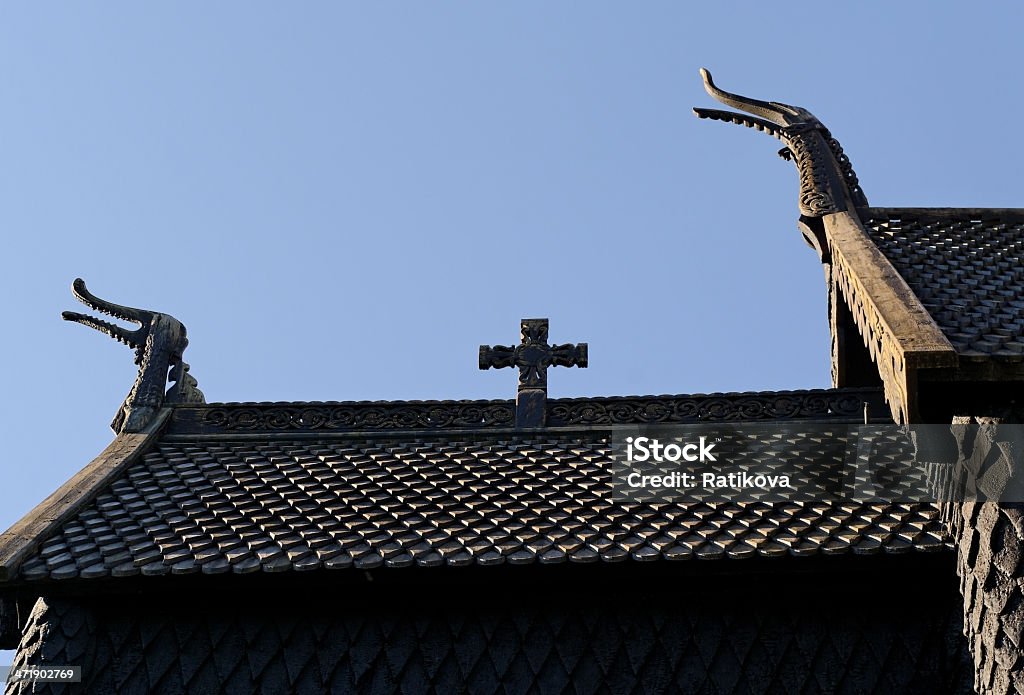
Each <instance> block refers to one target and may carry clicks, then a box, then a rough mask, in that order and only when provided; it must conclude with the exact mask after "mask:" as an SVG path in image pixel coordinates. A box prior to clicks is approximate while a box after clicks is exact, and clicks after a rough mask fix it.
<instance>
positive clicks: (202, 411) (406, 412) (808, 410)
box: [172, 389, 884, 433]
mask: <svg viewBox="0 0 1024 695" xmlns="http://www.w3.org/2000/svg"><path fill="white" fill-rule="evenodd" d="M865 402H868V403H871V404H872V411H873V412H878V413H881V412H884V409H883V408H882V407H881V406H882V404H883V401H882V392H881V390H880V389H841V390H831V391H825V390H822V391H783V392H776V393H764V394H757V393H753V394H752V393H737V394H708V395H694V396H648V397H642V396H640V397H620V396H611V397H606V398H566V399H552V400H550V401H548V402H547V426H549V427H565V426H589V425H619V424H634V423H671V422H700V421H751V420H777V419H801V418H849V419H856V418H860V417H862V416H863V411H864V403H865ZM193 410H198V412H197V413H196V417H192V416H190V415H188V413H189V412H190V411H193ZM175 415H176V417H178V418H180V420H179V421H178V422H177V423H176V424H175V425H174V426H173V427H172V430H173V431H174V432H175V433H186V430H188V431H193V430H194V429H197V430H199V431H202V432H205V433H216V432H246V431H253V432H258V431H268V430H270V431H291V432H297V431H358V430H403V429H427V430H431V429H438V430H443V429H474V428H480V429H490V428H510V427H513V426H514V425H515V405H514V403H513V402H512V401H463V402H449V403H445V402H431V403H415V402H408V403H392V404H386V403H348V404H342V403H334V404H331V403H321V404H316V403H309V404H282V403H265V404H259V403H244V404H237V405H235V404H224V405H217V406H207V407H202V408H197V409H193V408H179V409H176V413H175Z"/></svg>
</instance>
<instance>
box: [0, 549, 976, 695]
mask: <svg viewBox="0 0 1024 695" xmlns="http://www.w3.org/2000/svg"><path fill="white" fill-rule="evenodd" d="M933 557H934V556H933ZM919 564H920V563H919ZM925 564H927V563H925ZM634 569H636V568H634ZM906 569H907V568H903V570H901V572H900V575H899V576H900V577H902V578H904V579H907V580H909V581H905V582H898V583H895V584H894V583H892V582H889V583H886V582H884V581H881V579H882V578H881V577H876V578H875V581H872V582H865V583H864V584H862V585H861V586H856V585H854V584H853V583H847V584H844V583H843V581H842V579H838V578H836V577H835V576H834V575H833V576H831V577H830V578H828V579H826V577H825V576H816V577H815V578H813V579H812V580H809V579H808V578H803V579H800V578H799V577H792V576H791V577H789V578H788V579H787V580H786V581H785V582H772V581H764V578H763V577H761V578H760V579H759V581H757V587H756V589H754V588H753V587H752V583H751V581H750V577H741V578H737V580H736V581H733V582H727V583H726V586H725V587H723V588H720V589H715V588H714V587H712V586H710V585H708V584H707V583H705V584H703V585H701V586H699V587H697V586H694V585H693V584H692V583H688V582H685V581H673V582H664V583H661V584H658V585H656V586H644V585H643V584H641V583H640V582H636V581H633V582H629V581H625V582H621V583H619V584H618V585H617V586H615V587H612V586H608V585H605V586H604V587H603V588H602V590H601V591H593V590H589V591H588V589H587V585H586V584H582V585H577V586H570V585H565V586H558V587H557V588H555V587H552V586H551V585H544V586H533V587H532V589H531V590H529V591H527V590H525V589H523V588H519V589H517V588H514V587H513V586H510V585H501V586H496V585H494V584H492V583H488V584H487V585H486V586H487V588H488V589H489V590H491V591H492V592H493V593H492V594H491V595H490V596H489V597H485V596H486V595H484V596H480V595H479V594H478V593H475V592H474V591H473V590H472V589H471V588H469V587H461V588H460V589H459V590H458V591H456V590H450V589H449V590H445V589H443V588H438V587H431V588H430V589H429V590H428V591H424V590H423V589H419V590H413V591H409V589H410V588H411V587H406V588H405V589H404V590H403V589H402V588H401V587H391V590H390V591H388V592H376V593H374V592H373V591H372V590H371V589H370V588H367V587H364V588H362V589H359V590H357V591H358V594H354V593H350V592H339V591H337V590H334V591H331V592H330V593H327V594H324V593H316V592H313V591H310V590H308V589H307V590H306V591H305V592H297V593H287V592H278V593H277V594H276V596H275V598H274V599H268V598H266V597H264V600H263V601H259V600H256V601H255V603H254V599H253V597H251V596H248V595H243V596H235V597H223V596H221V597H218V598H217V599H216V600H213V599H211V598H210V597H203V596H201V595H196V594H193V595H190V596H184V595H181V594H179V595H178V596H177V597H167V599H166V600H155V599H153V598H149V599H133V598H126V597H120V596H113V597H108V598H103V597H94V598H92V599H84V598H78V599H74V598H58V597H51V598H47V599H43V600H40V602H39V603H38V604H37V606H36V608H35V610H34V612H33V614H32V617H31V619H30V625H29V629H28V631H27V632H26V635H25V639H24V641H23V643H22V646H21V649H20V651H19V653H18V656H17V660H16V662H15V665H16V666H24V665H26V664H32V665H46V664H68V663H74V664H80V665H82V666H83V684H82V686H83V687H84V691H86V692H111V693H113V692H117V693H122V694H132V693H149V692H160V693H198V692H210V693H214V692H216V693H246V694H248V693H254V692H264V693H285V692H301V693H325V692H333V693H343V692H344V693H349V692H360V693H426V692H438V693H442V692H443V693H456V692H472V693H497V692H502V693H527V692H530V693H562V692H576V693H597V692H616V693H664V692H684V693H780V692H789V693H804V692H836V693H840V692H848V693H868V692H878V693H881V692H885V693H966V692H970V680H971V669H970V665H969V659H968V657H967V654H966V649H965V646H964V642H963V638H962V636H960V634H959V632H960V607H959V602H958V601H957V597H956V588H955V585H954V583H953V582H951V581H948V579H949V575H948V574H947V573H946V572H942V573H936V572H935V568H934V567H932V568H931V571H932V575H931V577H930V578H929V577H926V576H924V573H923V572H915V571H913V570H911V571H909V572H908V571H906ZM633 576H635V574H634V575H633ZM481 588H483V585H481V586H477V587H476V591H479V590H480V589H481ZM424 593H428V594H429V600H423V595H424ZM478 596H479V598H478ZM24 692H29V689H28V688H27V687H22V688H18V687H12V688H9V690H8V694H9V695H14V694H15V693H17V694H20V693H24ZM32 692H49V693H67V692H74V691H73V690H71V689H70V688H67V687H61V686H57V685H54V686H50V687H43V688H40V689H38V690H35V691H32Z"/></svg>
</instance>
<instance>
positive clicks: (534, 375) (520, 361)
mask: <svg viewBox="0 0 1024 695" xmlns="http://www.w3.org/2000/svg"><path fill="white" fill-rule="evenodd" d="M519 328H520V339H521V342H520V344H519V345H515V346H512V347H509V346H506V345H495V346H493V347H492V346H489V345H481V346H480V369H490V368H491V367H494V368H495V369H501V368H502V367H518V368H519V388H518V390H517V391H516V427H543V426H544V424H545V415H546V409H547V398H548V367H580V368H581V369H582V368H585V367H586V366H587V344H586V343H579V344H577V345H572V344H571V343H566V344H563V345H550V344H548V320H547V319H523V320H522V321H520V322H519Z"/></svg>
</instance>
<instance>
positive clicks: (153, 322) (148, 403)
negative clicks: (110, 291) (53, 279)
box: [61, 278, 202, 433]
mask: <svg viewBox="0 0 1024 695" xmlns="http://www.w3.org/2000/svg"><path fill="white" fill-rule="evenodd" d="M71 292H72V294H74V296H75V298H76V299H78V301H80V302H82V303H83V304H85V305H86V306H88V307H89V308H90V309H93V310H95V311H98V312H100V313H102V314H106V315H107V316H112V317H113V318H116V319H121V320H123V321H129V322H131V323H135V324H137V325H138V326H139V327H138V328H136V329H135V330H129V329H127V328H123V327H121V326H118V325H115V324H113V323H110V322H108V321H104V320H102V319H99V318H96V317H94V316H89V315H88V314H80V313H78V312H75V311H65V312H63V313H62V314H61V317H62V318H63V319H64V320H65V321H74V322H75V323H80V324H82V325H83V326H89V327H90V328H95V329H96V330H98V331H100V332H101V333H106V334H107V335H109V336H110V337H111V338H113V339H114V340H117V341H118V342H121V343H124V344H125V345H127V346H128V347H130V348H132V349H133V350H134V351H135V364H137V365H138V366H139V373H138V376H137V377H136V379H135V383H134V385H133V386H132V390H131V391H130V392H129V394H128V397H127V398H125V401H124V403H122V405H121V407H120V409H119V410H118V412H117V415H116V416H115V417H114V421H113V422H112V423H111V427H112V428H113V430H114V431H115V432H118V433H120V432H139V431H141V430H142V429H143V428H144V427H145V426H146V425H148V424H149V422H150V421H151V420H152V419H153V417H154V416H155V415H156V413H157V411H158V410H159V409H160V407H161V406H162V405H163V404H164V401H165V399H166V400H167V401H168V402H184V401H191V402H195V401H201V400H202V393H201V392H199V391H198V389H195V388H194V387H195V385H196V381H195V379H194V378H193V377H191V376H189V375H188V374H187V373H186V372H187V371H188V365H187V364H185V362H184V361H183V360H182V357H183V355H184V352H185V348H186V347H188V338H187V337H186V331H185V326H184V325H182V323H181V322H180V321H178V320H177V319H176V318H174V317H173V316H170V315H169V314H161V313H157V312H155V311H146V310H144V309H135V308H132V307H128V306H122V305H120V304H114V303H113V302H108V301H106V300H104V299H100V298H99V297H97V296H95V295H94V294H92V293H91V292H89V289H88V288H87V287H86V286H85V281H84V280H82V279H81V278H77V279H76V280H75V281H74V283H73V284H72V285H71ZM169 372H170V377H171V380H172V381H174V382H175V386H174V387H172V388H171V389H170V391H168V392H167V393H166V394H165V393H164V389H165V388H166V385H167V379H168V376H169V374H168V373H169Z"/></svg>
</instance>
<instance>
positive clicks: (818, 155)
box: [693, 68, 868, 217]
mask: <svg viewBox="0 0 1024 695" xmlns="http://www.w3.org/2000/svg"><path fill="white" fill-rule="evenodd" d="M700 74H701V77H702V78H703V79H704V89H705V91H707V93H708V94H710V95H711V96H712V97H714V98H715V99H716V100H718V101H720V102H722V103H723V104H725V105H726V106H732V107H733V108H736V109H740V110H741V111H745V112H746V114H751V115H749V116H748V115H746V114H743V113H736V112H733V111H720V110H718V109H702V108H694V109H693V113H694V114H695V115H696V116H697V117H698V118H707V119H710V120H714V121H724V122H727V123H735V124H737V125H742V126H746V127H747V128H754V129H755V130H760V131H763V132H765V133H768V134H769V135H772V136H774V137H776V138H778V139H779V140H781V141H782V142H783V143H785V145H786V146H785V147H784V148H782V149H781V150H779V156H780V157H782V158H783V159H785V160H787V161H795V162H796V165H797V170H798V171H799V172H800V212H801V213H802V214H803V215H805V216H807V217H821V216H822V215H827V214H830V213H834V212H842V211H843V210H846V208H847V204H846V201H847V198H849V200H850V201H851V202H852V203H853V205H854V206H855V207H863V206H866V205H867V204H868V201H867V198H866V197H865V196H864V191H863V190H861V187H860V183H859V182H858V180H857V174H856V173H854V171H853V166H852V165H851V164H850V159H849V157H847V156H846V155H845V154H844V153H843V148H842V146H840V144H839V141H838V140H836V139H835V138H833V137H832V134H831V133H830V132H829V131H828V128H826V127H825V126H824V125H823V124H822V123H821V121H819V120H818V119H817V118H816V117H815V116H814V114H813V113H811V112H810V111H808V110H807V109H804V108H801V107H799V106H790V105H789V104H783V103H781V102H777V101H761V100H760V99H751V98H750V97H744V96H740V95H738V94H732V93H731V92H727V91H725V90H723V89H719V88H718V87H717V86H716V85H715V83H714V81H713V80H712V78H711V73H710V72H709V71H708V70H707V69H705V68H701V70H700Z"/></svg>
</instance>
